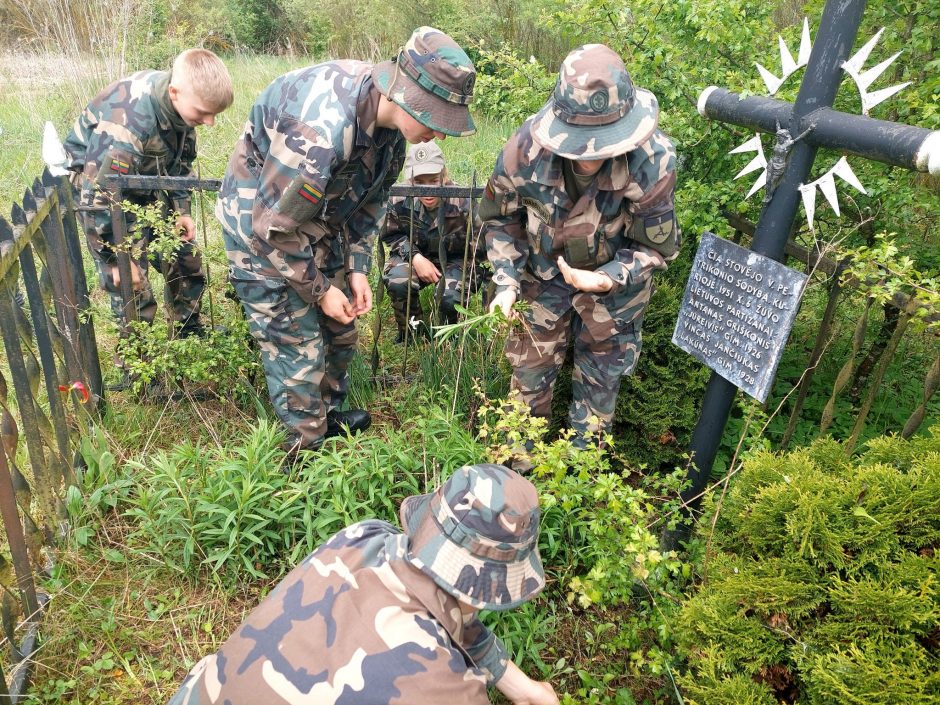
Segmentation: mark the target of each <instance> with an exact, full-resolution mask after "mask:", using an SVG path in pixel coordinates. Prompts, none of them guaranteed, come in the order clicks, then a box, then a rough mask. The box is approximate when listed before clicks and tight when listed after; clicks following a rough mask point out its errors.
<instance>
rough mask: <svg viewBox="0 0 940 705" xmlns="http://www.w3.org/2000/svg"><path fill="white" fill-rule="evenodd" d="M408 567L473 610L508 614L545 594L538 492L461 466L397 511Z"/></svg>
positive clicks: (498, 473)
mask: <svg viewBox="0 0 940 705" xmlns="http://www.w3.org/2000/svg"><path fill="white" fill-rule="evenodd" d="M400 516H401V522H402V526H403V527H404V528H405V533H406V534H407V535H408V539H409V548H408V560H409V561H410V562H411V563H412V564H413V565H414V566H415V567H417V568H418V569H419V570H421V571H422V572H424V573H426V574H427V575H428V576H430V577H431V578H432V579H433V580H434V582H435V583H437V584H438V585H439V586H440V587H441V588H443V589H444V590H446V591H447V592H448V593H450V594H451V595H453V596H454V597H456V598H457V599H458V600H460V601H461V602H464V603H466V604H468V605H471V606H472V607H476V608H478V609H487V610H508V609H511V608H513V607H516V606H518V605H520V604H522V603H523V602H526V601H528V600H531V599H532V598H533V597H535V596H536V595H537V594H538V593H539V592H540V591H541V590H542V588H543V587H545V572H544V570H543V569H542V560H541V558H540V557H539V551H538V534H539V498H538V493H537V492H536V490H535V487H534V486H533V485H532V483H531V482H529V481H528V480H526V479H525V478H524V477H522V476H521V475H519V474H518V473H516V472H514V471H512V470H510V469H508V468H505V467H503V466H502V465H489V464H485V465H465V466H464V467H462V468H459V469H458V470H457V471H456V472H455V473H454V474H453V476H451V478H450V479H449V480H448V481H447V482H445V483H444V485H443V486H442V487H441V488H439V489H438V490H437V491H436V492H432V493H430V494H423V495H415V496H413V497H408V498H407V499H406V500H405V501H404V502H402V505H401V510H400Z"/></svg>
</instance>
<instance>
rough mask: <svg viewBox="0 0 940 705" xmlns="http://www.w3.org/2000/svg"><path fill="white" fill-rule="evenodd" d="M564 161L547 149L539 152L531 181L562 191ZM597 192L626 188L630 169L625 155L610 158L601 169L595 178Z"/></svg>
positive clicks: (563, 184) (563, 185)
mask: <svg viewBox="0 0 940 705" xmlns="http://www.w3.org/2000/svg"><path fill="white" fill-rule="evenodd" d="M563 166H564V160H563V158H562V157H559V156H558V155H557V154H553V153H552V152H549V151H548V150H547V149H542V150H540V151H539V153H538V155H537V156H536V158H535V169H534V171H533V173H532V179H533V180H534V181H536V182H538V183H540V184H544V185H546V186H552V187H554V188H560V189H564V187H565V174H564V169H563ZM595 179H597V188H598V190H599V191H620V190H621V189H624V188H626V186H627V184H628V183H629V181H630V169H629V168H628V166H627V155H625V154H623V155H620V156H617V157H612V158H611V159H608V160H607V163H606V164H604V166H602V167H601V170H600V171H599V172H598V173H597V176H596V177H595Z"/></svg>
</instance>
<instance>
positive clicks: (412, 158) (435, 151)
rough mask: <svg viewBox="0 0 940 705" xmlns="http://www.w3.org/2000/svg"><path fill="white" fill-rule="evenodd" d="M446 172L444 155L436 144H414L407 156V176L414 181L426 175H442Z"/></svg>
mask: <svg viewBox="0 0 940 705" xmlns="http://www.w3.org/2000/svg"><path fill="white" fill-rule="evenodd" d="M442 171H444V153H443V152H442V151H441V148H440V147H438V146H437V143H436V142H422V143H421V144H413V145H411V146H410V147H409V148H408V154H407V155H405V176H406V177H407V178H409V179H413V178H414V177H416V176H425V175H426V174H440V173H441V172H442Z"/></svg>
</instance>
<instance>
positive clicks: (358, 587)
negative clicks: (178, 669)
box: [170, 465, 558, 705]
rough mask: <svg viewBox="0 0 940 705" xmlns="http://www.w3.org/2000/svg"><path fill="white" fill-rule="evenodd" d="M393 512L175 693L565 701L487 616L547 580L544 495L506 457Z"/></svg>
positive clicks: (275, 700)
mask: <svg viewBox="0 0 940 705" xmlns="http://www.w3.org/2000/svg"><path fill="white" fill-rule="evenodd" d="M400 518H401V522H402V526H403V527H404V533H402V532H399V531H398V530H397V529H396V528H395V527H393V526H392V525H391V524H388V523H386V522H384V521H379V520H368V521H363V522H359V523H358V524H353V525H352V526H350V527H347V528H346V529H344V530H343V531H340V532H339V533H338V534H336V535H335V536H333V537H332V538H330V539H329V540H327V542H326V543H324V544H323V545H322V546H320V547H319V548H318V549H317V550H315V551H314V552H313V553H312V554H310V556H308V557H307V558H306V559H305V560H304V561H303V563H301V564H300V565H299V566H298V567H296V568H295V569H294V570H293V571H291V573H289V574H288V575H287V577H286V578H284V580H283V581H282V582H281V583H280V584H279V585H278V586H277V587H276V588H275V589H274V590H273V591H272V592H271V594H270V595H269V596H268V597H267V598H265V600H264V601H263V602H262V603H261V604H260V605H259V606H258V607H257V608H255V610H254V611H253V612H252V613H251V614H250V615H249V616H248V618H247V619H246V621H245V622H244V624H242V626H241V627H240V628H239V629H238V630H237V631H236V632H235V633H234V634H233V635H232V636H231V637H230V638H229V640H228V641H227V642H226V643H225V644H223V646H222V648H221V649H220V650H219V652H218V653H216V654H213V655H210V656H207V657H205V658H204V659H202V661H200V662H199V663H198V664H196V666H195V667H194V668H193V669H192V671H190V673H189V675H188V676H187V678H186V680H185V681H184V682H183V685H182V686H181V687H180V690H179V691H178V692H177V693H176V695H174V696H173V698H172V700H171V701H170V705H215V704H218V705H222V704H223V703H225V704H226V705H258V704H260V703H264V704H265V705H282V704H283V705H288V704H289V705H296V704H298V703H315V704H316V705H340V704H342V705H399V704H401V705H404V704H405V703H408V704H410V705H413V704H414V703H423V704H425V705H440V704H443V703H446V704H447V705H465V704H466V705H469V704H471V703H481V704H482V703H489V702H490V700H489V697H488V695H487V687H488V686H495V687H496V688H497V689H498V690H499V691H500V692H502V693H503V694H504V695H505V696H506V697H507V698H509V699H510V700H511V701H512V702H514V703H517V704H518V705H523V704H529V705H543V704H544V705H553V704H557V703H558V697H557V696H556V694H555V691H554V689H553V688H552V687H551V685H549V684H548V683H545V682H539V681H534V680H532V679H530V678H529V677H528V676H526V675H525V674H524V673H523V672H522V671H521V670H520V669H519V668H518V667H517V666H516V665H515V664H514V663H513V662H512V661H510V660H509V658H508V656H507V654H506V650H505V648H504V646H503V644H502V643H501V642H500V640H499V639H498V638H497V637H496V636H495V635H494V634H493V633H492V632H490V631H489V630H488V629H487V628H486V627H484V626H483V625H482V624H481V622H480V620H479V618H478V612H479V611H480V610H481V609H488V610H506V609H511V608H513V607H516V606H518V605H520V604H522V603H523V602H526V601H527V600H530V599H532V598H533V597H535V595H537V594H538V593H539V591H540V590H541V589H542V588H543V587H544V585H545V576H544V573H543V570H542V564H541V559H540V558H539V553H538V548H537V542H538V529H539V509H538V495H537V494H536V490H535V487H534V486H533V485H532V484H531V483H530V482H529V481H528V480H526V479H524V478H523V477H522V476H520V475H518V474H517V473H515V472H513V471H512V470H508V469H507V468H505V467H503V466H501V465H473V466H465V467H462V468H460V469H458V470H457V471H456V472H455V473H454V475H453V476H452V477H451V478H450V479H449V480H448V481H447V482H446V483H444V485H443V486H442V487H441V488H440V489H438V490H437V491H436V492H432V493H430V494H425V495H417V496H413V497H409V498H407V499H406V500H405V501H404V502H403V503H402V505H401V510H400Z"/></svg>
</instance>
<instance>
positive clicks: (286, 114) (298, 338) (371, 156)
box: [216, 28, 472, 448]
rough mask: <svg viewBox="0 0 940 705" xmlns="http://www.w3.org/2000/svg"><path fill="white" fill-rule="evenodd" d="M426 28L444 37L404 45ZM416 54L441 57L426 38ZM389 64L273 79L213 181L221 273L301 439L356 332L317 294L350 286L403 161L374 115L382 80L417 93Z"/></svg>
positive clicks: (322, 412) (342, 378) (341, 369)
mask: <svg viewBox="0 0 940 705" xmlns="http://www.w3.org/2000/svg"><path fill="white" fill-rule="evenodd" d="M422 30H427V31H425V32H424V33H423V34H421V35H420V36H419V32H421V31H422ZM431 32H433V33H435V34H434V35H433V37H437V38H440V37H443V38H446V40H447V42H450V43H451V44H453V40H451V39H450V38H449V37H447V36H446V35H443V34H441V33H440V32H437V30H430V29H429V28H421V30H418V31H416V32H415V34H414V35H412V38H411V40H410V42H409V44H408V45H406V47H405V49H404V50H403V54H404V53H407V52H411V53H416V52H414V48H413V45H414V43H415V41H416V37H417V39H418V40H421V39H425V38H426V37H427V36H428V35H429V33H431ZM435 41H438V40H435ZM454 47H455V48H456V45H454ZM456 51H458V52H460V49H459V48H456ZM460 53H461V54H462V55H463V52H460ZM409 56H410V54H409ZM421 56H422V60H424V61H427V60H428V59H430V60H432V61H436V67H438V70H443V69H446V68H447V67H449V66H450V64H448V63H447V62H446V61H445V60H444V59H443V58H442V56H441V55H440V54H439V53H438V51H437V50H435V49H434V45H432V47H431V50H430V52H428V51H424V52H422V53H421ZM463 57H464V59H465V60H466V63H467V64H468V65H469V66H470V69H469V70H470V71H471V72H472V64H470V62H469V59H466V55H463ZM389 63H390V62H384V63H383V64H379V65H377V66H375V67H373V65H371V64H367V63H363V62H359V61H330V62H326V63H323V64H318V65H315V66H311V67H308V68H304V69H299V70H296V71H292V72H290V73H288V74H286V75H284V76H281V77H280V78H277V79H275V81H274V82H273V83H272V84H271V85H270V86H268V87H267V88H266V89H265V90H264V92H263V93H262V94H261V96H260V97H259V98H258V100H257V101H256V102H255V105H254V106H253V107H252V109H251V112H250V114H249V116H248V122H247V123H246V125H245V132H244V134H243V136H242V138H241V139H240V140H239V142H238V144H237V145H236V147H235V152H234V154H233V155H232V157H231V159H230V160H229V164H228V168H227V170H226V173H225V178H224V180H223V182H222V187H221V191H220V192H219V200H218V204H217V207H216V216H217V217H218V218H219V220H220V221H221V222H222V232H223V235H224V239H225V248H226V254H227V255H228V260H229V265H230V271H229V274H230V279H231V283H232V285H233V286H234V288H235V292H236V294H237V295H238V298H239V299H240V300H241V302H242V305H243V307H244V309H245V313H246V314H247V317H248V321H249V325H250V328H251V334H252V336H253V337H254V338H255V339H256V340H257V341H258V342H259V344H260V346H261V354H262V363H263V364H264V370H265V376H266V378H267V383H268V392H269V394H270V397H271V402H272V404H273V405H274V409H275V411H276V412H277V414H278V416H279V417H280V419H281V421H282V422H283V423H284V424H285V425H286V426H287V428H288V429H289V431H290V433H291V436H292V437H291V439H290V441H289V443H293V442H298V443H299V444H300V445H301V446H303V447H307V448H316V447H317V446H318V445H319V444H320V443H321V442H322V439H323V437H324V434H325V432H326V427H327V420H326V415H327V413H328V412H330V411H333V410H336V409H338V408H340V407H341V406H342V404H343V402H344V400H345V398H346V389H347V372H346V371H347V367H348V365H349V362H350V360H351V359H352V356H353V354H354V353H355V347H356V341H357V338H358V332H357V330H356V325H355V321H353V322H352V323H349V324H343V323H339V322H338V321H336V320H334V319H333V318H330V317H329V316H327V315H326V314H324V313H323V312H322V310H321V309H320V306H319V301H320V298H321V297H322V296H323V295H324V294H325V293H326V292H327V290H328V289H329V288H330V285H333V286H335V287H337V288H338V289H341V290H342V291H343V292H344V293H345V294H346V295H347V296H349V293H350V290H349V287H348V282H347V275H348V274H351V273H356V272H358V273H361V274H364V275H367V274H368V273H369V270H370V269H371V267H372V249H373V247H374V244H375V237H376V234H377V232H378V224H379V223H380V222H381V220H382V218H383V217H384V215H385V209H386V205H385V204H386V200H387V198H388V191H389V189H390V187H391V185H392V184H393V183H394V182H395V180H396V178H397V177H398V174H399V172H400V171H401V168H402V164H403V162H404V152H405V141H404V138H403V137H402V135H401V133H400V132H399V131H398V130H395V129H385V128H380V127H378V126H377V125H376V116H377V112H378V107H379V101H380V100H381V99H382V95H383V93H381V92H380V90H384V91H386V92H388V91H389V89H390V88H391V89H393V93H394V95H395V97H396V102H397V100H398V99H402V100H410V101H412V102H414V101H413V99H412V97H411V96H410V94H409V93H408V91H409V90H417V91H419V92H422V89H418V88H417V87H416V84H409V83H407V82H408V81H409V80H410V79H408V78H407V77H406V78H405V79H401V80H398V82H397V83H396V81H395V80H394V79H392V78H391V74H390V73H389V72H388V68H389V66H388V65H389ZM399 63H402V60H401V59H400V60H399ZM405 63H407V62H405ZM379 69H383V71H382V72H381V73H380V71H379ZM402 71H404V69H402ZM460 73H461V76H462V75H463V74H462V72H460ZM402 75H405V74H404V73H402ZM396 86H400V87H401V88H400V90H394V89H395V87H396ZM471 88H472V86H471ZM441 102H444V101H443V100H441ZM462 111H463V112H464V113H466V112H467V110H466V108H465V107H462ZM468 115H469V114H468ZM448 133H449V134H457V133H456V132H450V131H449V132H448Z"/></svg>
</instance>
